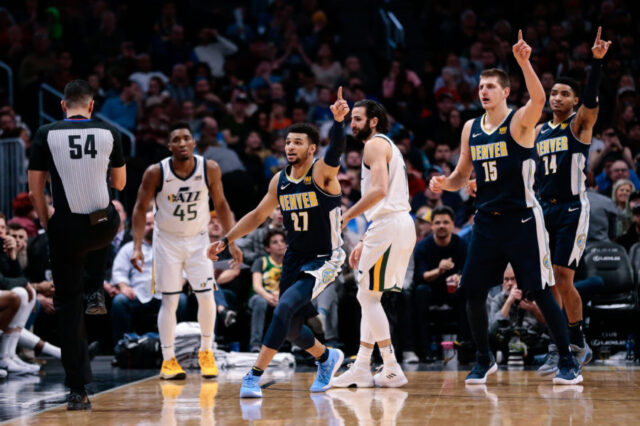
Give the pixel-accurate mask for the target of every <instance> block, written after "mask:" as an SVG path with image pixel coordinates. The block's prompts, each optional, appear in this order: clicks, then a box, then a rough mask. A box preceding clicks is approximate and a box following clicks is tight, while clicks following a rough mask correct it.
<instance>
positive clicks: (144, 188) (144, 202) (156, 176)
mask: <svg viewBox="0 0 640 426" xmlns="http://www.w3.org/2000/svg"><path fill="white" fill-rule="evenodd" d="M161 183H162V171H161V170H160V165H159V164H152V165H151V166H149V167H147V170H145V172H144V174H143V175H142V183H141V184H140V188H138V197H137V198H136V204H135V205H134V206H133V214H132V217H131V233H132V234H133V254H132V255H131V264H132V265H133V267H134V268H136V269H137V270H138V271H140V272H142V267H143V266H144V255H143V254H142V238H143V236H144V224H145V222H146V215H147V209H148V208H149V204H150V203H151V200H152V199H153V196H154V195H155V193H156V190H157V189H158V188H159V187H160V185H161Z"/></svg>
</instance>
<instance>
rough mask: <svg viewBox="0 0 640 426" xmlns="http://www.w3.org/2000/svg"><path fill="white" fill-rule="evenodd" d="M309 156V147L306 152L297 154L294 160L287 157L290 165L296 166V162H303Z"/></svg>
mask: <svg viewBox="0 0 640 426" xmlns="http://www.w3.org/2000/svg"><path fill="white" fill-rule="evenodd" d="M308 156H309V149H307V150H306V151H305V152H304V153H302V154H300V155H297V156H296V158H294V159H293V160H289V158H287V164H289V165H290V166H295V165H296V164H300V163H303V162H304V161H305V160H306V159H307V157H308Z"/></svg>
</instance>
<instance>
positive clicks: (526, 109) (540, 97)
mask: <svg viewBox="0 0 640 426" xmlns="http://www.w3.org/2000/svg"><path fill="white" fill-rule="evenodd" d="M513 56H515V58H516V61H517V62H518V65H519V66H520V68H521V69H522V74H523V75H524V81H525V84H526V86H527V91H528V92H529V101H527V103H526V104H525V105H524V106H523V107H521V108H520V109H518V111H516V113H515V114H514V116H513V120H511V135H512V136H513V138H514V139H515V140H516V141H517V142H518V143H520V144H521V145H522V146H525V147H527V148H531V147H532V146H533V144H534V142H535V137H534V132H533V130H534V128H535V126H536V124H537V123H538V121H539V120H540V115H542V109H543V108H544V104H545V102H546V101H547V97H546V95H545V93H544V88H543V87H542V83H540V80H539V79H538V76H537V75H536V72H535V71H534V69H533V66H531V62H529V57H530V56H531V46H529V45H528V44H527V42H526V41H524V40H523V39H522V30H519V31H518V42H517V43H516V44H514V45H513Z"/></svg>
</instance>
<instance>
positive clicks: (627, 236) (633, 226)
mask: <svg viewBox="0 0 640 426" xmlns="http://www.w3.org/2000/svg"><path fill="white" fill-rule="evenodd" d="M627 204H628V209H629V212H630V213H631V223H630V224H629V225H630V226H629V227H628V229H627V230H626V232H625V233H624V234H618V235H620V236H619V237H618V238H617V239H616V242H617V243H618V244H620V245H621V246H623V247H624V248H625V249H626V250H627V251H629V250H630V249H631V246H633V245H634V244H635V243H637V242H638V241H640V192H638V191H636V192H633V193H631V195H630V196H629V201H628V203H627Z"/></svg>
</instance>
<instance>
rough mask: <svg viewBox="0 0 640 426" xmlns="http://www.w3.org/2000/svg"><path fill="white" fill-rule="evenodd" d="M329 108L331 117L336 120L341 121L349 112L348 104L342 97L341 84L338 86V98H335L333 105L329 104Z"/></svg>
mask: <svg viewBox="0 0 640 426" xmlns="http://www.w3.org/2000/svg"><path fill="white" fill-rule="evenodd" d="M329 109H330V110H331V113H332V114H333V119H334V120H335V121H338V122H341V121H343V120H344V118H345V117H346V116H347V114H349V105H348V104H347V101H345V100H344V99H343V98H342V86H340V87H339V88H338V99H336V101H335V102H334V104H333V105H331V106H329Z"/></svg>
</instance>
